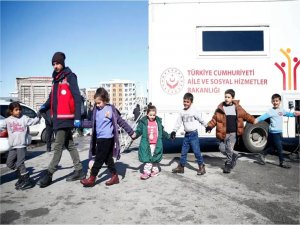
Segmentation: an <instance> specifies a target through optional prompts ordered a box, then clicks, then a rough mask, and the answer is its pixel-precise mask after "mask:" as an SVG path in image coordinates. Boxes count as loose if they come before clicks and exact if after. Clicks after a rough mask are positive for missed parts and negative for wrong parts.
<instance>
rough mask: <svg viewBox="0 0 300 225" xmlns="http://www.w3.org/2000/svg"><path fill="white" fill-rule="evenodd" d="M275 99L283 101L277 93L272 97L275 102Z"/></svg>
mask: <svg viewBox="0 0 300 225" xmlns="http://www.w3.org/2000/svg"><path fill="white" fill-rule="evenodd" d="M275 98H279V101H281V96H280V95H279V94H277V93H276V94H273V95H272V100H274V99H275Z"/></svg>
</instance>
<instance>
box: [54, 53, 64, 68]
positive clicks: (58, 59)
mask: <svg viewBox="0 0 300 225" xmlns="http://www.w3.org/2000/svg"><path fill="white" fill-rule="evenodd" d="M65 59H66V56H65V54H64V53H63V52H55V53H54V55H53V57H52V65H53V63H54V62H56V63H59V64H61V65H62V66H63V67H65Z"/></svg>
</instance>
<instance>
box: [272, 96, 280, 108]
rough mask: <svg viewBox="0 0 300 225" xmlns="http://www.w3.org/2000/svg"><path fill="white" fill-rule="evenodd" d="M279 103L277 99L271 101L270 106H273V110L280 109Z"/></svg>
mask: <svg viewBox="0 0 300 225" xmlns="http://www.w3.org/2000/svg"><path fill="white" fill-rule="evenodd" d="M280 103H281V101H280V99H279V98H274V99H272V104H273V106H274V108H275V109H277V108H279V107H280Z"/></svg>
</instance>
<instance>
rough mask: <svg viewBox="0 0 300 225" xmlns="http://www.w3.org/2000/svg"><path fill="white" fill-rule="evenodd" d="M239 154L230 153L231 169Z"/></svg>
mask: <svg viewBox="0 0 300 225" xmlns="http://www.w3.org/2000/svg"><path fill="white" fill-rule="evenodd" d="M238 158H239V155H238V154H236V153H233V154H232V159H231V164H230V165H231V169H233V168H234V167H235V166H236V161H237V160H238Z"/></svg>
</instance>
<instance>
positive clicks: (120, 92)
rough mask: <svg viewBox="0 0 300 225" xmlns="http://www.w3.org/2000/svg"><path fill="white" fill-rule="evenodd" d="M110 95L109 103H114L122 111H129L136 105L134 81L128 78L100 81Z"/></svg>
mask: <svg viewBox="0 0 300 225" xmlns="http://www.w3.org/2000/svg"><path fill="white" fill-rule="evenodd" d="M100 87H103V88H105V89H106V90H107V91H108V93H109V96H110V103H112V104H114V105H115V106H116V107H117V108H118V109H119V110H120V111H121V112H122V113H131V112H132V111H133V109H134V107H135V105H136V83H135V82H134V81H130V80H119V79H113V80H109V81H107V82H100Z"/></svg>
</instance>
